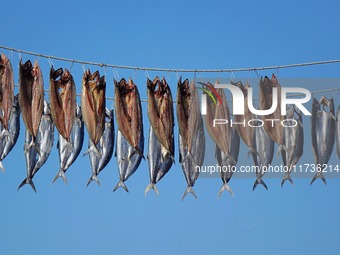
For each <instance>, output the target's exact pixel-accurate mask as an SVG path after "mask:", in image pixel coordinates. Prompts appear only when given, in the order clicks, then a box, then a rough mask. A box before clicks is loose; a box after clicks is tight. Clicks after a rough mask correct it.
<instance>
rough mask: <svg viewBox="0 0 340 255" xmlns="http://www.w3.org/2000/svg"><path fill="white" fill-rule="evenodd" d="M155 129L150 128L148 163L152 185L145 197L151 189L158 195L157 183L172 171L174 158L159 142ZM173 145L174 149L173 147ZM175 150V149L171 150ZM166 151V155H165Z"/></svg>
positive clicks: (146, 190)
mask: <svg viewBox="0 0 340 255" xmlns="http://www.w3.org/2000/svg"><path fill="white" fill-rule="evenodd" d="M153 130H154V129H153V128H152V126H150V130H149V148H148V156H147V159H148V163H149V176H150V183H149V185H148V186H147V187H146V189H145V196H146V194H147V192H148V191H149V190H150V189H153V190H154V191H155V193H156V194H157V195H158V189H157V187H156V183H157V182H159V181H160V180H161V179H162V178H163V176H164V175H165V174H166V173H167V172H168V171H169V170H170V168H171V166H172V163H173V157H172V156H171V154H169V153H167V151H165V149H164V147H163V145H162V144H161V143H160V142H159V140H158V138H157V136H156V134H155V132H154V131H153ZM173 146H174V145H173V143H172V147H173ZM170 149H171V150H173V148H170ZM164 151H165V153H164Z"/></svg>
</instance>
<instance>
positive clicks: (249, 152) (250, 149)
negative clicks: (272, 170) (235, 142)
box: [247, 147, 260, 158]
mask: <svg viewBox="0 0 340 255" xmlns="http://www.w3.org/2000/svg"><path fill="white" fill-rule="evenodd" d="M251 154H255V155H257V156H260V154H259V153H258V152H257V150H256V149H255V148H253V147H251V148H249V151H248V153H247V156H248V158H249V157H250V155H251Z"/></svg>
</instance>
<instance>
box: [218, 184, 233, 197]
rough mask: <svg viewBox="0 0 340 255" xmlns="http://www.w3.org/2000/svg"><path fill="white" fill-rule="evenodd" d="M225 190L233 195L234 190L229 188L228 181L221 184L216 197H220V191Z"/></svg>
mask: <svg viewBox="0 0 340 255" xmlns="http://www.w3.org/2000/svg"><path fill="white" fill-rule="evenodd" d="M225 190H227V191H229V192H230V194H231V195H232V196H234V192H233V191H232V190H231V188H230V187H229V185H228V183H223V185H222V187H221V189H220V191H219V192H218V194H217V198H220V197H221V195H222V193H223V191H225Z"/></svg>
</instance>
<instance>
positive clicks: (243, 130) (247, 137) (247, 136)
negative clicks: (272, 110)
mask: <svg viewBox="0 0 340 255" xmlns="http://www.w3.org/2000/svg"><path fill="white" fill-rule="evenodd" d="M232 84H233V85H235V86H237V87H238V88H240V89H241V90H242V92H243V95H244V109H245V110H244V115H234V123H239V124H237V125H236V128H237V132H238V134H239V135H240V137H241V138H242V140H243V142H244V143H245V144H246V145H247V147H248V148H249V152H248V156H249V155H250V153H253V152H255V153H257V152H256V150H255V149H254V148H253V139H254V128H253V127H251V126H250V125H248V121H249V120H252V119H254V114H253V113H252V112H251V111H250V110H249V107H248V88H250V85H249V84H248V83H246V85H244V86H243V84H242V82H240V81H239V82H236V83H232ZM240 123H244V125H242V124H240ZM246 123H247V124H246Z"/></svg>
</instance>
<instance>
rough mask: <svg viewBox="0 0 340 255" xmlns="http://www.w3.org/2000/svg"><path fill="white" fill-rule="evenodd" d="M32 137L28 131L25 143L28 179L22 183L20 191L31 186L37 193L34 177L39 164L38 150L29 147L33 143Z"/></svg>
mask: <svg viewBox="0 0 340 255" xmlns="http://www.w3.org/2000/svg"><path fill="white" fill-rule="evenodd" d="M32 138H33V137H32V136H31V135H30V132H29V131H28V130H27V129H26V131H25V143H24V153H25V159H26V174H27V177H26V178H25V179H24V180H23V181H22V182H21V184H20V185H19V187H18V190H19V189H20V188H21V187H22V186H24V185H25V184H29V185H31V187H32V189H33V190H34V192H37V190H36V188H35V185H34V183H33V180H32V179H33V176H34V168H35V165H36V163H37V162H38V152H37V150H36V149H35V148H34V147H32V146H29V145H30V143H31V141H32Z"/></svg>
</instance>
